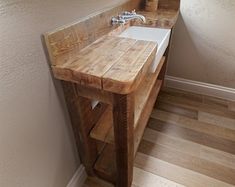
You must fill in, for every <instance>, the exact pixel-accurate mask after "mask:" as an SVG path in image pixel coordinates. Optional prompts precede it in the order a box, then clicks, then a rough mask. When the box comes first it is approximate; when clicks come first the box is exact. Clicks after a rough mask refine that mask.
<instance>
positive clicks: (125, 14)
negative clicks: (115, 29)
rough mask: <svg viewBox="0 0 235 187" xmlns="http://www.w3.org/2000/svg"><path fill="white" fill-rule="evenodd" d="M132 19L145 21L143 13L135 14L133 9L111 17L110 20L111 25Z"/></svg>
mask: <svg viewBox="0 0 235 187" xmlns="http://www.w3.org/2000/svg"><path fill="white" fill-rule="evenodd" d="M133 19H140V20H141V21H142V22H143V23H145V22H146V20H145V17H144V16H143V15H140V14H136V12H135V10H133V11H132V12H127V11H126V12H123V13H122V14H121V15H118V16H117V17H112V19H111V22H112V25H116V24H122V25H124V24H125V23H127V22H128V21H130V20H133Z"/></svg>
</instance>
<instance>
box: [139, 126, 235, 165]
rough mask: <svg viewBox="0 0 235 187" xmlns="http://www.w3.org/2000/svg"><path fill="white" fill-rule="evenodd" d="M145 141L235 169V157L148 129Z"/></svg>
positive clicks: (144, 137)
mask: <svg viewBox="0 0 235 187" xmlns="http://www.w3.org/2000/svg"><path fill="white" fill-rule="evenodd" d="M143 140H146V141H149V142H152V143H154V144H159V145H162V146H165V147H169V148H171V149H174V150H176V151H180V152H182V153H185V154H189V155H192V156H196V157H198V158H202V159H205V160H209V161H213V162H215V163H217V164H221V165H223V166H226V167H230V168H233V169H235V155H233V154H229V153H226V152H223V151H219V150H217V149H213V148H210V147H207V146H203V145H200V144H197V143H194V142H191V141H187V140H184V139H181V138H177V137H174V136H169V135H168V134H165V133H161V132H158V131H156V130H152V129H150V128H147V129H146V130H145V133H144V136H143Z"/></svg>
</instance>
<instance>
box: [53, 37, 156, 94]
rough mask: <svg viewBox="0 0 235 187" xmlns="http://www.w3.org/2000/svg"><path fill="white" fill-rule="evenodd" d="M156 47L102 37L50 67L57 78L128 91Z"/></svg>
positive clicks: (146, 69)
mask: <svg viewBox="0 0 235 187" xmlns="http://www.w3.org/2000/svg"><path fill="white" fill-rule="evenodd" d="M156 50H157V43H155V42H149V41H143V40H134V39H129V38H121V37H117V36H104V37H102V38H100V39H98V40H96V41H95V42H93V43H92V44H91V45H89V46H87V47H86V48H84V49H82V50H81V51H77V53H76V51H75V52H73V53H68V54H67V56H66V54H65V55H64V56H63V63H56V64H57V65H54V66H52V70H53V73H54V75H55V77H56V78H57V79H60V80H66V81H71V82H75V83H77V84H80V85H84V86H89V87H93V88H98V89H102V90H106V91H110V92H113V93H119V94H128V93H130V92H132V91H133V90H135V88H136V87H137V86H138V85H139V83H140V82H141V81H142V80H143V78H144V77H145V75H146V74H147V73H148V69H149V67H150V65H151V63H152V61H153V60H154V57H155V54H156ZM71 54H72V55H71ZM59 60H60V59H58V61H59Z"/></svg>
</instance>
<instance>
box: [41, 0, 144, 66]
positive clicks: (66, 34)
mask: <svg viewBox="0 0 235 187" xmlns="http://www.w3.org/2000/svg"><path fill="white" fill-rule="evenodd" d="M139 4H140V0H130V1H128V2H125V3H122V4H119V5H116V6H115V7H111V8H108V9H105V10H102V11H100V12H96V13H94V14H93V15H89V16H87V17H85V18H83V19H81V20H79V21H77V22H75V23H72V24H68V25H65V26H63V27H61V28H57V29H55V30H53V31H50V32H47V33H45V34H44V38H45V42H46V45H47V50H48V53H49V56H50V61H51V64H52V65H56V64H57V63H58V61H57V60H58V58H62V59H63V58H65V59H66V58H67V56H69V55H71V56H74V53H77V51H79V50H81V49H83V48H84V47H86V46H88V45H89V44H91V43H92V42H94V41H95V40H97V39H99V38H100V37H102V36H104V35H106V34H108V33H109V32H111V31H113V30H115V29H116V28H117V26H112V25H111V22H110V18H111V17H112V16H115V15H118V14H120V13H121V12H123V11H131V10H133V9H138V7H139ZM63 55H65V57H63Z"/></svg>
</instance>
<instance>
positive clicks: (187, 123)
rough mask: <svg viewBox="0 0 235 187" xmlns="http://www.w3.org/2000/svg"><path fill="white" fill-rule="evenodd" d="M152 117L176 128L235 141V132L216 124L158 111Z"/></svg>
mask: <svg viewBox="0 0 235 187" xmlns="http://www.w3.org/2000/svg"><path fill="white" fill-rule="evenodd" d="M151 117H152V118H155V119H158V120H161V121H164V122H167V123H171V124H174V125H176V126H180V127H183V128H188V129H191V130H194V131H198V132H203V133H207V134H209V135H213V136H218V137H221V138H225V139H228V140H232V141H235V131H234V130H231V129H227V128H225V127H221V125H220V126H218V125H216V124H209V123H205V122H201V121H198V120H195V119H190V118H187V117H184V116H180V115H178V114H173V113H170V112H165V111H162V110H158V109H154V110H153V112H152V115H151Z"/></svg>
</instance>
